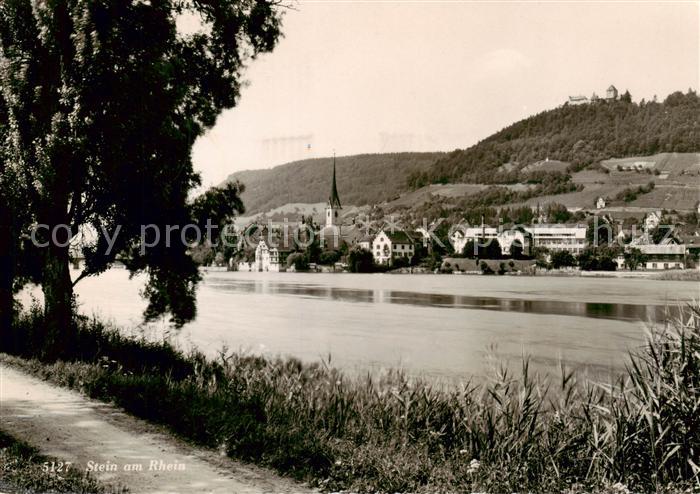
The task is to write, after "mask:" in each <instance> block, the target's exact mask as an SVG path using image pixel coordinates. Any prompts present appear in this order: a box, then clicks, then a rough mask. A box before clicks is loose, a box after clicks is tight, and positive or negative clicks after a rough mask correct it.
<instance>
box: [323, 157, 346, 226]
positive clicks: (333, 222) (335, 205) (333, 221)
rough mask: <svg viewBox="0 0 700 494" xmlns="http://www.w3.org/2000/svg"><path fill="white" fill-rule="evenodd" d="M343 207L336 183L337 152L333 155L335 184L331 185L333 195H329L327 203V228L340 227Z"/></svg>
mask: <svg viewBox="0 0 700 494" xmlns="http://www.w3.org/2000/svg"><path fill="white" fill-rule="evenodd" d="M342 209H343V207H342V206H341V205H340V198H339V197H338V186H337V185H336V183H335V154H334V155H333V184H332V185H331V195H330V196H329V197H328V204H327V205H326V228H329V227H334V226H337V227H338V228H340V220H339V218H338V216H339V213H340V211H341V210H342Z"/></svg>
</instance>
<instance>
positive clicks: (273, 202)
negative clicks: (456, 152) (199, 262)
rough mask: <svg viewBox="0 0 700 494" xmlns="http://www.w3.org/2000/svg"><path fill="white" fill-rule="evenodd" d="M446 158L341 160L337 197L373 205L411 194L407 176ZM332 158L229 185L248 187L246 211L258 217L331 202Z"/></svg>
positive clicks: (241, 176) (251, 173)
mask: <svg viewBox="0 0 700 494" xmlns="http://www.w3.org/2000/svg"><path fill="white" fill-rule="evenodd" d="M442 156H444V153H392V154H361V155H356V156H340V157H338V158H336V168H337V182H338V193H339V195H340V200H341V202H342V203H343V204H354V205H362V204H374V203H378V202H382V201H386V200H391V199H394V198H395V197H396V196H397V195H398V194H400V193H401V192H404V191H406V190H407V188H408V187H407V182H406V177H407V176H409V175H410V174H412V173H414V172H416V171H424V170H428V169H429V168H430V166H431V165H432V164H433V163H435V161H436V160H437V159H439V158H440V157H442ZM332 164H333V158H318V159H310V160H303V161H295V162H292V163H287V164H285V165H280V166H276V167H274V168H271V169H268V170H246V171H242V172H236V173H233V174H231V175H230V176H229V177H228V179H227V180H240V181H241V182H243V183H244V184H245V186H246V190H245V192H244V193H243V202H244V204H245V206H246V212H247V213H249V214H251V213H253V214H254V213H258V212H261V211H267V210H270V209H273V208H276V207H279V206H282V205H284V204H288V203H315V202H323V201H326V200H327V199H328V194H329V193H330V189H331V173H332Z"/></svg>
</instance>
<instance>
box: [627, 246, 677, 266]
mask: <svg viewBox="0 0 700 494" xmlns="http://www.w3.org/2000/svg"><path fill="white" fill-rule="evenodd" d="M636 248H637V249H639V250H640V251H642V254H644V255H646V256H647V261H646V266H645V267H646V268H647V269H685V252H686V247H685V245H682V244H680V245H679V244H646V245H637V246H636Z"/></svg>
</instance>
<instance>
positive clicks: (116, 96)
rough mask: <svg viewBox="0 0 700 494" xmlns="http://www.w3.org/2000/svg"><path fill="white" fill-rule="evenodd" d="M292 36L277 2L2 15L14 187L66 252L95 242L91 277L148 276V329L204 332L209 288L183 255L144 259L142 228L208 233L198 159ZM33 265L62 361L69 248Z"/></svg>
mask: <svg viewBox="0 0 700 494" xmlns="http://www.w3.org/2000/svg"><path fill="white" fill-rule="evenodd" d="M181 15H195V16H197V17H198V18H200V19H201V21H202V24H203V29H202V30H201V31H200V32H197V33H194V34H188V35H185V34H182V33H179V32H178V30H177V28H176V22H177V19H178V18H179V16H181ZM279 27H280V15H279V13H278V11H277V9H276V7H275V4H274V3H271V2H269V1H266V0H249V1H234V0H222V1H219V2H216V3H214V4H212V3H211V2H209V1H207V0H160V1H158V2H132V1H127V0H117V1H112V2H104V1H101V0H66V1H59V2H50V1H48V0H39V1H30V0H5V1H3V2H2V3H1V4H0V55H1V57H2V60H3V63H2V65H1V66H0V86H1V89H2V91H1V97H0V99H2V102H3V105H4V107H6V108H7V112H6V124H5V125H6V128H7V129H8V130H7V131H6V132H5V136H4V137H5V139H4V141H3V143H2V145H3V147H4V153H5V160H4V161H5V163H6V165H5V166H4V167H3V170H2V172H3V179H2V180H3V182H7V181H8V180H9V181H12V184H13V185H14V187H15V189H16V190H17V191H18V194H20V195H21V196H22V197H23V198H24V203H23V207H25V208H26V209H27V210H28V211H29V214H30V215H31V221H32V222H34V223H37V224H43V225H47V226H48V227H49V231H51V230H53V228H54V227H56V226H57V225H66V228H65V229H64V230H62V233H63V237H60V238H59V240H67V239H70V238H71V237H72V236H74V235H76V234H77V233H78V232H79V231H80V230H81V229H88V230H89V231H91V232H92V233H93V234H94V235H95V236H96V240H95V241H94V242H91V243H90V245H86V246H84V249H83V250H84V255H85V256H86V261H87V272H88V274H96V273H99V272H101V271H103V270H104V269H106V268H107V267H108V266H109V265H110V264H111V262H112V261H113V260H114V258H115V257H116V255H117V254H118V253H120V252H126V253H127V258H128V261H129V262H128V263H127V267H128V268H129V269H130V270H131V271H132V272H135V271H146V272H147V273H148V275H149V281H148V283H147V287H146V289H145V295H146V297H147V298H148V300H149V306H148V309H147V310H146V317H147V318H154V317H157V316H159V315H161V314H164V313H166V312H169V313H170V314H171V316H172V321H173V322H174V323H175V324H177V325H181V324H183V323H184V322H186V321H188V320H191V319H192V318H193V317H194V315H195V305H194V290H195V287H196V284H197V281H198V279H199V276H198V273H197V269H196V266H195V264H194V262H193V261H192V260H191V259H190V258H189V256H188V255H187V246H186V245H183V242H172V243H171V244H170V246H166V245H165V243H164V242H158V244H157V245H154V246H153V247H150V248H148V249H145V250H141V249H139V248H138V247H137V245H136V244H137V242H138V240H139V238H140V235H141V233H142V226H143V225H153V226H154V227H158V228H160V230H161V232H162V231H164V230H165V227H166V225H180V226H181V227H182V226H184V225H187V224H189V223H191V222H193V221H195V222H196V221H197V220H198V218H197V217H196V216H197V214H198V213H197V208H196V207H195V208H192V207H191V206H192V205H191V204H190V203H189V202H188V195H189V193H190V191H191V190H193V189H194V188H195V187H196V186H197V185H198V184H199V177H198V176H197V174H196V173H195V172H194V171H193V168H192V163H191V157H190V150H191V148H192V145H193V144H194V142H195V139H196V138H197V137H198V136H200V135H201V134H202V133H203V132H204V131H205V130H206V129H208V128H209V127H211V126H212V125H213V124H214V123H215V120H216V117H217V116H218V114H219V113H220V112H221V111H222V110H223V109H225V108H230V107H232V106H234V105H235V103H236V101H237V98H238V95H239V90H240V87H241V82H242V81H241V78H242V71H243V70H244V67H245V63H246V61H247V60H248V59H250V57H251V56H255V55H256V54H257V53H260V52H265V51H269V50H271V49H272V48H273V47H274V46H275V43H276V41H277V38H278V36H279ZM8 163H9V167H10V168H11V169H8V166H7V164H8ZM8 174H9V175H11V176H12V177H13V178H11V179H7V175H8ZM228 191H229V192H238V190H237V189H235V188H234V189H228ZM5 192H6V191H5V189H4V188H3V189H2V193H3V198H2V199H3V202H4V201H5ZM207 200H208V199H207ZM205 202H206V201H205ZM234 204H235V203H234ZM193 215H194V216H193ZM225 216H226V214H225V212H223V214H218V215H217V219H215V220H214V221H215V222H218V221H219V220H221V219H222V218H223V217H225ZM117 231H119V234H118V236H117V237H116V243H115V244H113V245H112V246H111V248H110V242H109V238H110V237H111V236H113V235H114V234H115V232H117ZM20 233H21V232H13V234H12V235H13V237H18V236H19V234H20ZM44 240H45V238H44ZM32 256H33V257H34V258H36V259H38V263H39V264H40V266H41V269H40V275H41V279H40V280H39V281H40V282H41V284H42V288H43V290H44V295H45V300H46V303H45V310H46V312H47V321H49V324H50V325H53V326H55V327H54V328H51V330H50V331H49V332H48V335H49V336H48V337H47V339H48V342H47V343H48V345H49V346H54V347H55V346H56V345H54V343H57V342H58V341H59V340H61V341H65V340H66V338H63V336H64V335H65V333H66V332H67V331H68V329H67V328H68V327H69V326H70V318H71V310H70V308H71V304H72V283H71V280H70V274H69V272H68V256H69V254H68V248H67V247H66V246H59V245H56V243H55V242H51V244H50V246H49V247H47V248H44V249H42V250H39V249H37V250H35V252H33V253H32ZM62 333H63V335H62Z"/></svg>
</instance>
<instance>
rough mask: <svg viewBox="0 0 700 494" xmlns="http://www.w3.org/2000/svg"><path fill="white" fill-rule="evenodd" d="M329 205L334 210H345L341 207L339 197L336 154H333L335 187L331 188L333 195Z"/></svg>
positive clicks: (329, 199)
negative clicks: (336, 177)
mask: <svg viewBox="0 0 700 494" xmlns="http://www.w3.org/2000/svg"><path fill="white" fill-rule="evenodd" d="M328 204H329V205H330V206H331V207H334V208H338V209H342V208H343V207H342V206H341V205H340V198H339V197H338V186H337V185H336V183H335V153H333V185H332V186H331V195H330V197H329V198H328Z"/></svg>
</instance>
